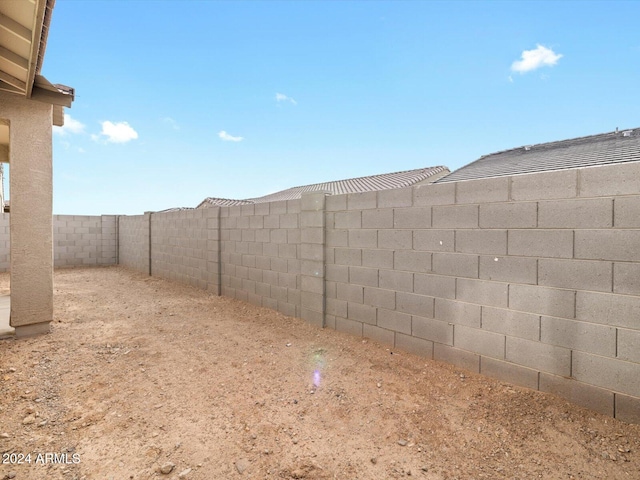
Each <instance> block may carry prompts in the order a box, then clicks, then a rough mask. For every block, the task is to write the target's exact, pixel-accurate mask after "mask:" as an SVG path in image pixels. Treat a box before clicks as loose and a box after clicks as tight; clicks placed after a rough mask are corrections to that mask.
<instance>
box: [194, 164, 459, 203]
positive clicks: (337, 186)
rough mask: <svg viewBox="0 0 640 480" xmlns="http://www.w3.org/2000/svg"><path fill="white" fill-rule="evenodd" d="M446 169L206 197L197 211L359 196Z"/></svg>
mask: <svg viewBox="0 0 640 480" xmlns="http://www.w3.org/2000/svg"><path fill="white" fill-rule="evenodd" d="M447 172H449V169H448V168H447V167H429V168H418V169H415V170H406V171H403V172H393V173H383V174H380V175H371V176H368V177H358V178H349V179H346V180H337V181H334V182H325V183H314V184H313V185H304V186H301V187H293V188H289V189H287V190H282V191H280V192H276V193H271V194H269V195H265V196H263V197H256V198H249V199H246V200H231V199H228V198H215V197H208V198H205V199H204V200H203V201H202V202H201V203H200V205H198V207H197V208H206V207H213V206H221V207H229V206H234V205H248V204H254V203H265V202H275V201H278V200H295V199H297V198H300V197H301V195H302V194H303V193H306V192H317V191H323V190H324V191H329V192H331V193H332V194H333V195H339V194H341V193H359V192H371V191H374V190H388V189H392V188H402V187H409V186H411V185H415V184H417V183H420V182H423V181H425V180H427V179H429V178H430V177H434V178H438V174H442V173H445V174H446V173H447Z"/></svg>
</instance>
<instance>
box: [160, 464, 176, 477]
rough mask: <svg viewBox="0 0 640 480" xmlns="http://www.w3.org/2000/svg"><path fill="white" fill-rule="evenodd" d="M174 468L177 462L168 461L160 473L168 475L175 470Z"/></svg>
mask: <svg viewBox="0 0 640 480" xmlns="http://www.w3.org/2000/svg"><path fill="white" fill-rule="evenodd" d="M174 468H176V465H175V463H172V462H167V463H165V464H164V465H162V466H161V467H160V473H162V474H164V475H168V474H170V473H171V472H172V471H173V469H174Z"/></svg>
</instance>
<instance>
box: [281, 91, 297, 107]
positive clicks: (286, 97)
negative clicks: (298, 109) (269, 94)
mask: <svg viewBox="0 0 640 480" xmlns="http://www.w3.org/2000/svg"><path fill="white" fill-rule="evenodd" d="M276 102H291V103H292V104H294V105H297V104H298V102H296V101H295V100H294V99H293V98H291V97H288V96H287V95H285V94H284V93H276Z"/></svg>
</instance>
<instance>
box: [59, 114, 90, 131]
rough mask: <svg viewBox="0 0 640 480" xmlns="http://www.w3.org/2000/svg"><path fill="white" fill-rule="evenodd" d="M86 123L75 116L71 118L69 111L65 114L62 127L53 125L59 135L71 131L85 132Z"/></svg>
mask: <svg viewBox="0 0 640 480" xmlns="http://www.w3.org/2000/svg"><path fill="white" fill-rule="evenodd" d="M84 127H85V125H84V124H83V123H81V122H79V121H78V120H76V119H75V118H71V115H69V114H68V113H65V114H64V125H63V126H62V127H53V133H57V134H58V135H62V136H65V135H68V134H70V133H72V134H73V133H82V132H84Z"/></svg>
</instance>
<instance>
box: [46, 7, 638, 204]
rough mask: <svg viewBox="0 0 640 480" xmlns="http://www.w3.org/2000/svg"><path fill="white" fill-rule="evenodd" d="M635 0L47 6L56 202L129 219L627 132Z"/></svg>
mask: <svg viewBox="0 0 640 480" xmlns="http://www.w3.org/2000/svg"><path fill="white" fill-rule="evenodd" d="M639 16H640V2H619V3H616V2H606V3H605V2H602V3H601V2H566V3H562V2H470V1H469V2H442V3H441V2H431V1H418V0H412V1H406V2H402V1H391V2H385V1H360V2H349V1H335V0H334V1H317V2H312V1H297V2H278V1H255V2H254V1H232V2H224V1H195V0H194V1H190V0H174V1H171V0H165V1H153V0H139V1H135V0H126V1H114V0H108V1H96V0H57V2H56V6H55V10H54V12H53V19H52V23H51V30H50V34H49V41H48V46H47V52H46V57H45V62H44V66H43V70H42V71H43V74H44V75H45V76H46V77H47V78H48V79H49V80H50V81H52V82H54V83H64V84H66V85H70V86H72V87H74V88H75V89H76V100H75V102H74V104H73V107H72V108H71V109H67V110H66V113H67V114H68V115H69V117H67V122H66V126H65V127H64V128H63V129H56V131H55V132H54V213H61V214H63V213H64V214H101V213H103V214H111V213H116V214H138V213H142V212H144V211H146V210H162V209H165V208H170V207H180V206H190V207H194V206H196V205H197V204H198V203H199V202H200V201H201V200H203V199H204V198H205V197H207V196H217V197H226V198H248V197H254V196H261V195H265V194H268V193H272V192H274V191H278V190H281V189H285V188H289V187H293V186H297V185H305V184H309V183H317V182H321V181H327V180H337V179H342V178H349V177H356V176H364V175H374V174H377V173H385V172H392V171H399V170H407V169H413V168H420V167H428V166H436V165H446V166H448V167H449V168H450V169H452V170H454V169H456V168H458V167H460V166H462V165H465V164H467V163H469V162H471V161H473V160H476V159H477V158H478V157H480V156H481V155H485V154H489V153H492V152H495V151H499V150H504V149H508V148H514V147H518V146H522V145H526V144H535V143H542V142H547V141H553V140H560V139H565V138H572V137H578V136H584V135H591V134H596V133H602V132H608V131H613V130H614V129H615V128H616V127H620V128H633V127H639V126H640V97H639V96H638V80H639V79H640V29H639V28H638V27H637V18H638V17H639Z"/></svg>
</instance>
